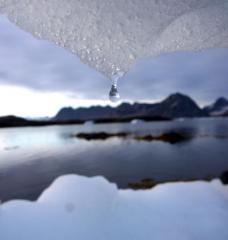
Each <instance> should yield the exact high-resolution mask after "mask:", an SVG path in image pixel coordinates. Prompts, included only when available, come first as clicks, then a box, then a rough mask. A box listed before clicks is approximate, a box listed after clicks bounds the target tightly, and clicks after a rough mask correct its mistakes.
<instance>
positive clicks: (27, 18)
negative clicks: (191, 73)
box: [0, 0, 228, 77]
mask: <svg viewBox="0 0 228 240" xmlns="http://www.w3.org/2000/svg"><path fill="white" fill-rule="evenodd" d="M0 13H3V14H6V15H7V16H8V18H9V19H10V20H11V21H13V22H14V23H16V24H17V25H18V26H20V27H21V28H23V29H24V30H26V31H28V32H31V33H32V34H34V36H36V37H38V38H42V39H46V40H49V41H52V42H55V43H56V44H58V45H60V46H62V47H64V48H66V49H68V50H70V51H71V52H73V53H74V54H76V55H77V56H78V57H79V58H80V59H81V60H82V61H83V62H84V63H86V64H88V65H90V66H91V67H93V68H95V69H97V70H98V71H100V72H102V73H104V74H106V76H109V77H111V75H112V74H113V73H116V72H118V71H119V70H121V71H123V72H126V71H127V70H128V69H129V68H130V66H131V64H132V63H133V62H134V61H135V60H136V59H138V58H141V57H145V56H156V55H158V54H161V53H165V52H172V51H178V50H201V49H204V48H213V47H228V1H227V0H200V1H199V0H48V1H47V0H39V1H37V0H0Z"/></svg>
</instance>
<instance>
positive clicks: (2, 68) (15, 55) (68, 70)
mask: <svg viewBox="0 0 228 240" xmlns="http://www.w3.org/2000/svg"><path fill="white" fill-rule="evenodd" d="M227 63H228V49H212V50H206V51H201V52H197V53H193V52H179V53H173V54H166V55H162V56H159V57H157V58H150V59H144V60H140V61H138V62H137V63H136V64H135V65H134V66H133V67H132V69H131V70H130V71H129V73H127V74H126V75H125V76H124V78H123V79H121V80H120V82H119V91H120V93H121V96H122V99H123V100H130V101H158V100H161V99H163V98H165V97H166V96H167V95H169V94H171V93H174V92H182V93H185V94H188V95H190V96H191V97H192V98H194V99H195V100H196V101H197V102H198V103H199V104H200V105H205V104H207V103H210V102H212V101H214V100H215V98H217V97H220V96H224V97H227V98H228V65H227ZM109 88H110V81H109V80H108V79H107V78H105V77H104V76H102V75H101V74H99V73H98V72H96V71H94V70H92V69H90V68H89V67H87V66H86V65H84V64H82V63H81V62H80V60H79V59H78V58H77V57H76V56H74V55H72V54H71V53H69V52H67V51H65V50H64V49H62V48H60V47H58V46H55V45H54V44H52V43H49V42H47V41H41V40H37V39H35V38H34V37H33V36H32V35H30V34H29V33H26V32H24V31H22V30H21V29H19V28H18V27H16V26H15V25H13V24H12V23H10V22H9V21H8V20H7V19H6V18H5V17H3V16H0V115H7V114H14V115H19V116H32V117H38V116H53V115H54V114H55V113H56V112H57V111H58V109H60V108H61V107H63V106H73V107H78V106H89V105H95V104H103V105H106V104H109V101H108V100H107V98H108V91H109Z"/></svg>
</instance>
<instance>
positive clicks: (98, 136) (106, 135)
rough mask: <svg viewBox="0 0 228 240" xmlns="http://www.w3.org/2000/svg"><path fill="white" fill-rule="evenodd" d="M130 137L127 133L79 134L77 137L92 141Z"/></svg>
mask: <svg viewBox="0 0 228 240" xmlns="http://www.w3.org/2000/svg"><path fill="white" fill-rule="evenodd" d="M128 135H129V134H128V133H125V132H119V133H106V132H97V133H96V132H94V133H79V134H77V135H76V137H77V138H81V139H85V140H87V141H90V140H106V139H108V138H112V137H119V138H125V137H127V136H128Z"/></svg>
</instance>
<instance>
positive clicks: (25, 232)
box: [0, 175, 228, 240]
mask: <svg viewBox="0 0 228 240" xmlns="http://www.w3.org/2000/svg"><path fill="white" fill-rule="evenodd" d="M227 191H228V189H227V187H224V186H223V185H222V184H221V183H220V182H219V181H217V182H213V183H206V182H194V183H172V184H164V185H159V186H157V187H155V188H154V189H152V190H148V191H136V192H135V191H132V190H117V188H116V186H115V185H113V184H110V183H109V182H107V181H106V180H105V179H104V178H102V177H95V178H86V177H80V176H76V175H68V176H63V177H60V178H59V179H57V180H56V181H55V182H54V183H53V184H52V186H51V187H49V188H48V189H47V190H46V191H45V192H44V193H43V194H42V195H41V196H40V198H39V199H38V200H37V202H29V201H18V200H17V201H11V202H8V203H4V204H2V205H1V206H0V239H4V240H15V239H17V240H31V239H33V240H40V239H42V240H51V239H55V240H63V239H67V240H71V239H72V240H75V239H80V240H82V239H83V240H91V239H99V240H109V239H113V240H116V239H119V240H126V239H134V240H148V239H153V240H164V239H175V240H198V239H207V240H215V239H219V240H227V239H228V228H227V222H228V194H227V195H226V194H225V193H227Z"/></svg>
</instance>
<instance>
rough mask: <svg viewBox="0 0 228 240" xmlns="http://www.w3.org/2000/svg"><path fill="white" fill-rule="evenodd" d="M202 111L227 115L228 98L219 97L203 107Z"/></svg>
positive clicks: (213, 114)
mask: <svg viewBox="0 0 228 240" xmlns="http://www.w3.org/2000/svg"><path fill="white" fill-rule="evenodd" d="M204 111H205V112H206V113H207V114H209V115H211V116H228V100H227V99H226V98H224V97H220V98H218V99H217V100H216V101H215V102H214V103H212V104H211V105H209V106H206V107H204Z"/></svg>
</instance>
